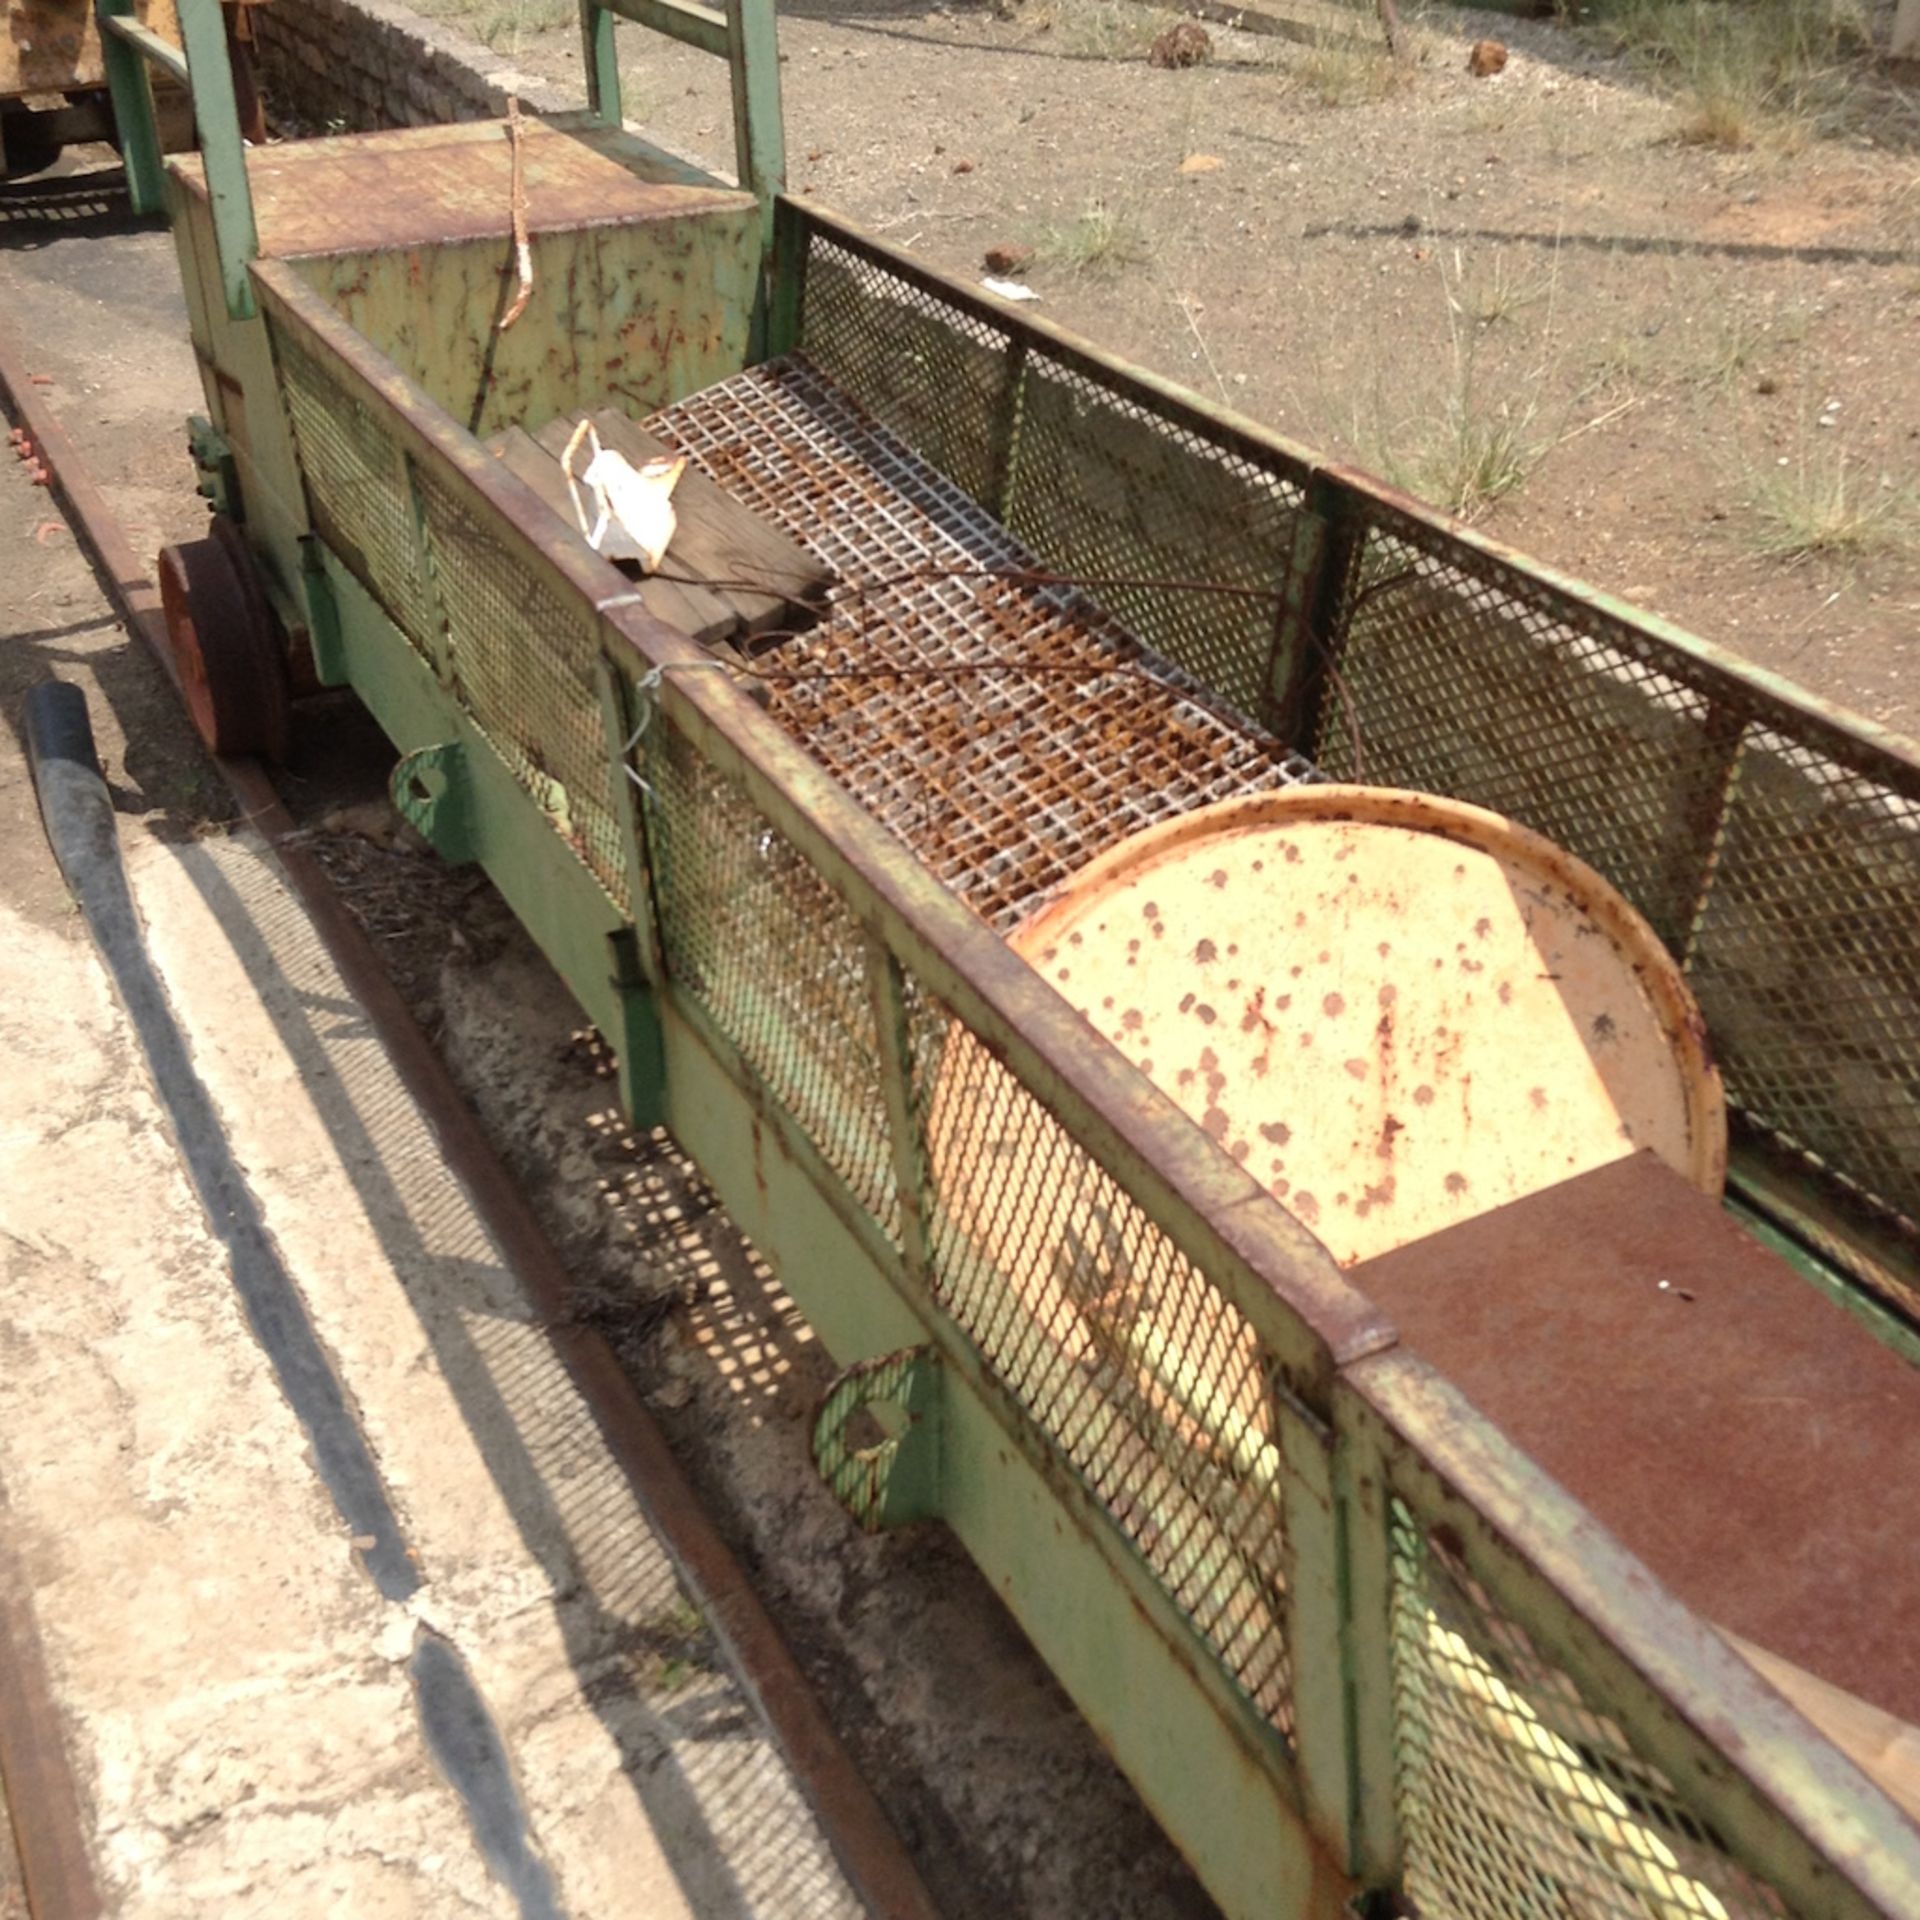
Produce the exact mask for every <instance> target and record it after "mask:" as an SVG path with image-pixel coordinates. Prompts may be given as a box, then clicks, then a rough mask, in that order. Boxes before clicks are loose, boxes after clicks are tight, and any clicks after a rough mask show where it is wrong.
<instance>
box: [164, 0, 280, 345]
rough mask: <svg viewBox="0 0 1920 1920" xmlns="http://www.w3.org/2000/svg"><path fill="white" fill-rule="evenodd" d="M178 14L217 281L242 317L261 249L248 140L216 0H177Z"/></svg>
mask: <svg viewBox="0 0 1920 1920" xmlns="http://www.w3.org/2000/svg"><path fill="white" fill-rule="evenodd" d="M178 13H179V19H180V44H181V46H182V48H183V49H184V50H185V53H186V66H187V77H188V84H189V86H190V88H191V91H192V94H193V124H194V127H195V129H196V131H197V132H198V134H199V136H200V156H201V161H202V164H203V165H204V166H205V168H206V176H207V197H208V199H209V200H210V201H211V203H212V206H213V231H214V238H215V241H216V242H217V244H218V246H219V250H220V280H221V285H222V288H223V289H224V291H225V294H226V300H227V311H228V313H230V314H231V315H232V316H233V317H234V318H235V319H236V320H243V319H246V318H249V317H250V316H251V315H252V313H253V286H252V283H251V282H250V281H249V279H248V277H247V269H248V267H249V265H250V264H251V263H252V261H253V258H254V256H255V255H256V254H257V253H258V252H259V251H260V236H259V233H258V232H257V230H256V229H255V227H254V222H253V191H252V189H251V188H250V187H249V186H248V184H247V144H246V141H245V140H244V139H243V138H242V137H241V133H240V109H239V106H238V104H237V103H236V101H235V98H234V91H233V65H232V61H231V58H230V56H229V54H228V51H227V30H226V26H225V24H224V23H223V22H222V20H221V18H220V0H178Z"/></svg>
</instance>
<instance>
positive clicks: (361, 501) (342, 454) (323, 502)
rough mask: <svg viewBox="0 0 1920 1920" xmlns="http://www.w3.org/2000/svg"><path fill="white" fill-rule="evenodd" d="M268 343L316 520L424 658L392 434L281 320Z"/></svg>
mask: <svg viewBox="0 0 1920 1920" xmlns="http://www.w3.org/2000/svg"><path fill="white" fill-rule="evenodd" d="M273 352H274V362H275V364H276V366H277V367H278V369H279V372H280V387H281V392H282V393H283V394H284V395H285V396H286V402H287V414H288V417H289V418H290V419H291V420H292V422H293V438H294V446H295V448H296V450H297V451H298V453H299V456H300V466H301V470H302V472H303V473H304V474H305V476H306V482H307V498H308V501H309V503H310V505H311V506H312V509H313V518H314V525H315V526H316V527H317V528H318V529H319V532H320V534H321V537H322V538H323V539H325V541H326V542H327V544H328V545H329V546H330V547H331V548H332V549H333V550H334V552H335V553H337V554H338V555H339V556H340V558H341V559H342V560H343V561H344V562H345V563H346V564H347V566H348V567H350V568H351V569H352V571H353V574H354V577H355V578H356V579H357V580H358V581H359V582H360V584H361V585H362V586H363V587H365V588H366V589H367V591H368V592H369V593H371V594H372V595H373V597H374V598H375V599H376V600H378V601H379V602H380V604H381V605H382V606H383V607H385V608H386V610H387V612H388V613H389V614H391V615H392V616H393V620H394V624H395V625H396V626H398V627H399V628H400V630H401V631H402V632H403V633H404V634H405V635H406V636H407V638H408V639H409V640H411V641H412V642H413V644H414V645H415V646H416V647H417V648H418V649H419V650H420V652H421V653H423V654H425V655H426V656H427V657H428V658H431V657H432V654H433V644H434V641H435V638H436V637H437V636H436V631H435V615H434V610H433V600H432V596H431V594H430V593H429V592H428V591H427V584H426V580H425V578H424V576H423V573H422V560H421V555H420V546H419V540H418V537H417V535H416V533H415V530H414V515H413V505H412V502H411V501H410V500H409V499H408V497H407V472H406V465H405V461H404V459H403V457H402V455H401V452H400V448H399V446H398V444H397V443H396V442H395V440H394V438H393V436H392V434H391V433H390V432H388V430H387V428H386V427H385V425H384V424H383V423H382V422H381V419H380V417H379V415H378V414H377V413H376V412H375V411H374V409H373V408H371V407H369V406H368V405H367V404H366V402H365V401H363V400H360V399H358V398H356V397H355V396H354V395H353V394H351V393H349V392H348V391H347V390H346V388H345V387H343V386H342V385H341V384H340V383H339V381H337V380H336V379H334V378H333V377H332V375H330V374H329V373H328V372H327V371H326V369H325V368H324V367H323V366H322V365H321V364H320V362H319V361H318V360H316V359H315V358H314V356H313V355H312V354H310V353H308V352H307V351H306V350H305V349H304V348H303V347H301V346H300V345H299V344H298V343H297V342H296V341H295V340H294V339H293V338H292V337H291V336H290V335H289V334H288V333H287V332H286V331H285V330H284V329H283V328H280V327H275V328H274V329H273Z"/></svg>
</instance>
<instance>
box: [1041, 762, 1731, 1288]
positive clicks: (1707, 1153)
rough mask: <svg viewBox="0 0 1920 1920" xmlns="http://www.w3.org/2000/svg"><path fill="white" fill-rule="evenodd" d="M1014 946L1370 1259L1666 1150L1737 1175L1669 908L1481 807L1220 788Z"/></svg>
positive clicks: (1279, 1193) (1335, 1236)
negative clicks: (1663, 932)
mask: <svg viewBox="0 0 1920 1920" xmlns="http://www.w3.org/2000/svg"><path fill="white" fill-rule="evenodd" d="M1012 945H1013V947H1014V948H1015V950H1016V951H1018V952H1019V953H1021V954H1023V955H1024V956H1025V957H1026V958H1027V960H1028V961H1029V962H1030V963H1031V964H1032V965H1033V966H1034V967H1035V968H1036V969H1037V970H1038V971H1039V972H1040V974H1041V975H1042V976H1043V977H1044V978H1045V979H1047V980H1048V981H1050V982H1051V983H1052V984H1053V985H1054V986H1055V987H1057V988H1058V989H1059V991H1060V992H1061V993H1062V994H1064V995H1065V996H1066V997H1067V998H1068V999H1069V1000H1071V1001H1072V1002H1073V1003H1074V1005H1075V1006H1077V1007H1078V1008H1079V1009H1080V1011H1081V1012H1082V1013H1083V1014H1084V1015H1085V1016H1086V1017H1087V1019H1088V1020H1090V1021H1091V1022H1092V1023H1093V1025H1094V1026H1095V1027H1096V1028H1098V1029H1099V1031H1100V1032H1101V1033H1102V1034H1104V1035H1106V1037H1107V1038H1108V1039H1110V1040H1111V1041H1112V1042H1113V1043H1114V1044H1115V1045H1116V1046H1117V1047H1119V1048H1120V1049H1121V1051H1122V1052H1123V1053H1125V1055H1126V1056H1127V1058H1128V1059H1130V1060H1131V1061H1133V1062H1134V1064H1135V1065H1136V1066H1138V1067H1139V1068H1140V1069H1141V1071H1142V1072H1144V1073H1146V1074H1147V1075H1148V1076H1149V1077H1150V1078H1151V1079H1153V1080H1154V1081H1155V1082H1157V1083H1158V1084H1159V1085H1160V1086H1161V1087H1162V1088H1163V1089H1164V1090H1165V1091H1166V1092H1167V1093H1169V1094H1170V1095H1172V1097H1173V1098H1174V1099H1175V1100H1177V1101H1178V1102H1179V1103H1180V1104H1181V1106H1183V1107H1184V1108H1185V1109H1186V1111H1187V1112H1188V1113H1190V1114H1191V1115H1192V1116H1193V1118H1194V1119H1195V1120H1197V1121H1198V1122H1199V1123H1200V1125H1201V1126H1202V1127H1204V1128H1205V1129H1206V1130H1207V1132H1208V1133H1210V1134H1211V1135H1212V1136H1213V1137H1214V1138H1215V1139H1216V1140H1218V1141H1219V1142H1220V1144H1221V1146H1222V1147H1224V1148H1225V1149H1226V1151H1227V1152H1228V1153H1230V1154H1232V1156H1233V1157H1234V1158H1235V1159H1236V1160H1239V1161H1241V1162H1242V1163H1243V1164H1244V1165H1245V1166H1246V1168H1247V1169H1248V1171H1249V1172H1250V1173H1251V1174H1252V1175H1253V1176H1254V1177H1255V1178H1256V1179H1257V1180H1259V1181H1260V1183H1261V1184H1262V1185H1263V1186H1265V1187H1266V1188H1267V1190H1268V1191H1269V1192H1270V1193H1272V1194H1273V1195H1274V1196H1275V1197H1276V1198H1277V1199H1278V1200H1279V1201H1280V1202H1281V1203H1282V1205H1284V1206H1286V1207H1287V1208H1289V1209H1290V1210H1291V1211H1292V1212H1293V1213H1294V1214H1295V1215H1296V1216H1297V1217H1298V1218H1299V1219H1300V1220H1301V1221H1302V1222H1303V1223H1304V1224H1305V1225H1306V1226H1308V1227H1309V1228H1311V1230H1312V1231H1313V1232H1314V1234H1315V1235H1317V1236H1318V1238H1319V1239H1320V1240H1321V1241H1322V1242H1323V1243H1324V1244H1325V1245H1326V1246H1327V1248H1328V1249H1329V1250H1330V1251H1331V1253H1332V1254H1333V1256H1334V1258H1335V1259H1336V1260H1337V1261H1338V1262H1339V1263H1340V1264H1341V1265H1343V1266H1353V1265H1355V1264H1357V1263H1358V1262H1360V1261H1362V1260H1366V1259H1369V1258H1371V1257H1372V1256H1373V1255H1375V1254H1380V1253H1385V1252H1387V1251H1389V1250H1390V1249H1392V1248H1395V1247H1399V1246H1402V1245H1405V1244H1406V1243H1407V1242H1409V1241H1412V1240H1416V1239H1420V1238H1423V1237H1424V1236H1425V1235H1427V1234H1430V1233H1434V1232H1437V1231H1439V1230H1440V1229H1441V1228H1443V1227H1446V1226H1450V1225H1452V1224H1453V1223H1455V1222H1457V1221H1460V1220H1464V1219H1467V1218H1470V1217H1471V1216H1473V1215H1475V1214H1480V1213H1485V1212H1488V1211H1490V1210H1491V1209H1493V1208H1495V1207H1499V1206H1504V1205H1505V1204H1507V1203H1508V1202H1509V1201H1512V1200H1516V1199H1519V1198H1520V1197H1522V1196H1523V1195H1525V1194H1529V1193H1533V1192H1536V1191H1538V1190H1539V1189H1541V1188H1543V1187H1547V1186H1550V1185H1552V1184H1554V1183H1555V1182H1557V1181H1560V1180H1565V1179H1568V1178H1570V1177H1572V1176H1573V1175H1575V1174H1578V1173H1583V1172H1586V1171H1588V1170H1590V1169H1592V1168H1595V1167H1599V1166H1604V1165H1606V1164H1607V1163H1608V1162H1610V1161H1613V1160H1617V1159H1620V1158H1623V1157H1624V1156H1626V1155H1627V1154H1630V1153H1633V1152H1635V1151H1637V1150H1639V1149H1641V1148H1643V1147H1644V1148H1651V1149H1652V1150H1653V1151H1654V1152H1655V1153H1657V1154H1658V1155H1659V1156H1660V1157H1661V1158H1662V1159H1663V1160H1664V1161H1666V1162H1667V1164H1668V1165H1669V1166H1671V1167H1673V1168H1674V1169H1675V1170H1676V1171H1677V1172H1679V1173H1680V1174H1682V1175H1683V1176H1685V1177H1686V1178H1687V1179H1689V1180H1691V1181H1692V1182H1693V1183H1694V1184H1695V1185H1696V1186H1698V1187H1700V1188H1701V1189H1703V1190H1704V1191H1706V1192H1708V1193H1711V1194H1717V1193H1718V1192H1719V1191H1720V1188H1721V1185H1722V1183H1723V1181H1724V1179H1725V1177H1726V1154H1727V1142H1726V1110H1725V1105H1724V1102H1723V1099H1722V1096H1721V1090H1720V1080H1719V1075H1718V1074H1717V1073H1716V1071H1715V1070H1714V1067H1713V1064H1712V1061H1711V1059H1710V1057H1709V1055H1708V1052H1707V1046H1706V1037H1705V1027H1704V1024H1703V1022H1702V1021H1701V1018H1700V1013H1699V1009H1698V1008H1697V1006H1696V1005H1695V1003H1694V1000H1693V996H1692V994H1691V993H1690V992H1689V991H1688V989H1687V986H1686V983H1685V981H1684V980H1683V979H1682V978H1681V975H1680V971H1679V969H1678V967H1677V966H1675V964H1674V962H1673V960H1672V959H1671V957H1670V956H1669V955H1668V954H1667V951H1666V949H1665V948H1664V947H1663V946H1662V945H1661V944H1660V941H1659V940H1658V938H1657V937H1656V936H1655V934H1654V932H1653V930H1652V928H1650V927H1649V926H1648V925H1647V923H1646V922H1645V921H1644V920H1643V919H1642V918H1641V917H1640V915H1639V914H1638V913H1637V912H1635V910H1634V909H1633V908H1632V907H1631V906H1629V905H1628V904H1627V902H1626V901H1625V900H1624V899H1622V898H1621V896H1620V895H1619V894H1618V893H1617V892H1615V891H1614V889H1613V888H1612V887H1610V886H1609V885H1608V884H1607V883H1606V882H1605V881H1604V880H1602V879H1601V878H1600V877H1599V875H1598V874H1596V873H1594V872H1593V871H1592V870H1591V869H1590V868H1588V867H1586V866H1585V865H1583V864H1582V863H1581V862H1580V861H1578V860H1576V859H1574V858H1573V857H1572V855H1570V854H1568V853H1566V852H1565V851H1564V850H1563V849H1561V848H1559V847H1557V846H1555V845H1554V844H1553V843H1552V842H1551V841H1548V840H1545V839H1543V838H1541V836H1540V835H1538V834H1535V833H1532V832H1529V831H1528V830H1527V829H1526V828H1524V827H1520V826H1517V825H1515V824H1514V823H1513V822H1512V821H1510V820H1506V819H1503V818H1502V817H1501V816H1500V815H1498V814H1494V813H1489V812H1486V811H1484V810H1483V809H1481V808H1478V807H1470V806H1466V805H1463V804H1461V803H1460V802H1457V801H1452V800H1444V799H1439V798H1436V797H1434V796H1432V795H1427V794H1418V793H1405V792H1398V791H1389V790H1385V789H1379V788H1370V787H1351V786H1310V787H1294V788H1289V789H1287V790H1285V791H1283V792H1279V793H1272V794H1261V795H1257V796H1253V797H1251V798H1247V799H1242V800H1232V801H1227V802H1225V803H1223V804H1221V805H1219V806H1212V807H1204V808H1200V809H1198V810H1196V811H1195V812H1193V813H1190V814H1186V815H1183V816H1182V817H1181V818H1179V819H1177V820H1172V821H1168V822H1166V823H1165V824H1163V825H1161V826H1158V827H1154V828H1150V829H1149V830H1148V831H1147V832H1145V833H1141V834H1137V835H1135V836H1134V837H1133V838H1132V839H1130V840H1127V841H1124V842H1123V843H1122V844H1121V845H1119V846H1118V847H1115V848H1114V849H1112V851H1110V852H1109V853H1107V854H1105V855H1103V856H1102V857H1101V858H1099V859H1098V860H1095V861H1094V862H1093V863H1092V864H1091V865H1089V866H1087V867H1085V868H1083V869H1082V870H1081V871H1080V872H1079V873H1078V874H1077V875H1075V876H1074V877H1073V879H1071V880H1070V881H1068V882H1067V884H1066V888H1065V890H1064V892H1063V893H1061V894H1060V895H1059V896H1058V897H1057V898H1056V899H1055V900H1053V901H1052V902H1051V903H1050V904H1049V905H1048V906H1046V907H1045V908H1044V909H1042V910H1041V911H1040V912H1039V913H1038V914H1037V915H1035V916H1034V917H1033V918H1032V919H1030V920H1029V921H1028V922H1027V923H1026V924H1025V925H1023V926H1022V927H1020V928H1019V929H1017V930H1016V932H1015V933H1014V934H1013V936H1012Z"/></svg>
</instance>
